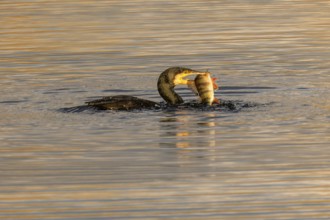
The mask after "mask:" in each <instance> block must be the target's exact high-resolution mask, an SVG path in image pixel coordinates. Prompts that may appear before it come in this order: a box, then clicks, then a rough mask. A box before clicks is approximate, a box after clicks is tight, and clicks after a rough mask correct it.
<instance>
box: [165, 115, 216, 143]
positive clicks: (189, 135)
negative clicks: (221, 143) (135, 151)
mask: <svg viewBox="0 0 330 220" xmlns="http://www.w3.org/2000/svg"><path fill="white" fill-rule="evenodd" d="M215 117H216V115H215V113H205V114H203V117H202V118H201V119H200V120H196V115H191V114H177V113H169V114H168V115H167V116H165V117H163V118H161V119H160V120H159V122H160V131H162V133H161V136H160V139H162V140H164V141H163V142H161V143H160V146H163V147H172V148H191V147H198V148H208V147H214V146H216V137H215V135H216V130H215V128H216V122H215ZM198 118H199V117H198Z"/></svg>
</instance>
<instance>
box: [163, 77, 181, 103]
mask: <svg viewBox="0 0 330 220" xmlns="http://www.w3.org/2000/svg"><path fill="white" fill-rule="evenodd" d="M157 86H158V92H159V95H160V96H161V97H162V98H163V99H164V100H165V101H166V102H167V103H169V104H170V105H178V104H182V103H183V99H182V98H181V96H179V95H178V94H177V93H176V92H175V91H174V85H173V84H171V83H167V82H164V81H163V80H159V81H158V84H157Z"/></svg>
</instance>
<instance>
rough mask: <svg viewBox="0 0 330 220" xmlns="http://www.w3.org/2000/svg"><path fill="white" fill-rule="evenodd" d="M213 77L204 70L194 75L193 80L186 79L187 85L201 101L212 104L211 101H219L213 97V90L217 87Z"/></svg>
mask: <svg viewBox="0 0 330 220" xmlns="http://www.w3.org/2000/svg"><path fill="white" fill-rule="evenodd" d="M215 80H216V79H215V78H211V74H210V73H208V72H206V73H203V74H199V75H197V76H196V78H195V80H189V81H188V87H189V88H190V89H191V90H192V91H193V92H194V93H195V94H196V95H198V96H199V97H200V99H201V103H203V104H207V105H212V104H213V103H220V102H219V100H218V99H217V98H215V97H214V90H215V89H218V85H217V84H216V83H215Z"/></svg>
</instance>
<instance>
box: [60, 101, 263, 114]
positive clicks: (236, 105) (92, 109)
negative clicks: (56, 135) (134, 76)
mask: <svg viewBox="0 0 330 220" xmlns="http://www.w3.org/2000/svg"><path fill="white" fill-rule="evenodd" d="M265 105H269V104H261V103H256V102H246V101H241V100H220V104H213V105H212V106H207V105H205V104H201V103H199V102H197V101H190V102H186V103H183V104H181V105H177V106H171V105H168V104H167V103H165V102H160V103H157V104H155V105H154V106H152V107H148V108H143V107H141V108H140V109H129V108H126V107H125V106H122V107H120V108H116V109H113V110H111V109H104V108H103V107H102V106H97V105H80V106H74V107H68V108H60V109H58V111H60V112H63V113H81V112H89V113H97V112H101V111H102V112H103V111H129V112H141V111H179V110H191V111H225V112H240V111H242V110H244V109H249V108H258V107H262V106H265Z"/></svg>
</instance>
